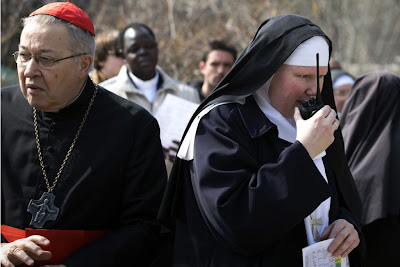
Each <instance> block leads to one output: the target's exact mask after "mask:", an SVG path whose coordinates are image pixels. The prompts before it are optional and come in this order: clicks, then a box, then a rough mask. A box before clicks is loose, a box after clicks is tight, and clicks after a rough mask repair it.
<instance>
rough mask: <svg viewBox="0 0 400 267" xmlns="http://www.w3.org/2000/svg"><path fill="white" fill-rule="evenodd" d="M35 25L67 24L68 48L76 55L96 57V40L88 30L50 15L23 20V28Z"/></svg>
mask: <svg viewBox="0 0 400 267" xmlns="http://www.w3.org/2000/svg"><path fill="white" fill-rule="evenodd" d="M35 23H36V24H39V25H52V24H57V23H62V24H65V25H66V26H67V29H68V32H69V36H68V37H67V44H66V45H67V47H68V48H69V49H70V50H71V51H72V52H73V53H75V54H80V53H88V54H90V55H92V56H93V57H94V53H95V50H96V43H95V38H94V36H93V35H92V34H91V33H90V32H88V31H87V30H84V29H82V28H79V27H78V26H75V25H74V24H72V23H69V22H67V21H65V20H62V19H59V18H56V17H53V16H50V15H44V14H40V15H35V16H32V17H26V18H23V19H22V27H23V28H24V27H25V26H27V25H28V24H35ZM75 60H76V61H78V60H79V58H76V59H75ZM92 67H93V66H92Z"/></svg>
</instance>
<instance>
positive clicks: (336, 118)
mask: <svg viewBox="0 0 400 267" xmlns="http://www.w3.org/2000/svg"><path fill="white" fill-rule="evenodd" d="M22 21H23V23H22V32H21V36H20V42H19V46H18V50H17V51H16V52H15V53H14V54H13V57H14V60H15V62H16V64H17V71H18V79H19V84H18V85H13V86H8V87H5V88H2V89H1V178H2V179H1V188H2V190H1V209H2V216H1V238H2V241H1V259H0V261H1V265H2V266H6V267H12V266H19V265H29V266H58V267H62V266H67V267H70V266H152V267H161V266H199V267H200V266H291V267H292V266H305V265H303V264H305V263H304V262H303V255H302V249H303V248H306V247H309V246H312V245H314V244H316V243H319V242H321V241H324V240H327V241H329V242H330V243H329V245H328V247H327V251H328V256H325V257H327V260H330V261H332V263H333V264H335V263H336V266H338V265H337V264H340V263H341V262H342V261H343V264H344V263H345V262H349V264H350V266H352V267H356V266H360V267H363V266H368V267H369V266H386V267H392V266H393V267H394V266H398V260H397V259H396V252H398V251H400V245H399V242H398V240H399V238H400V197H399V194H398V191H399V190H400V179H399V177H398V174H397V173H398V168H399V167H398V166H399V165H398V164H396V163H397V162H396V159H397V158H398V157H397V156H398V155H400V133H399V132H400V104H399V101H397V97H398V96H399V94H400V77H399V76H398V75H396V74H395V73H392V72H389V71H373V72H370V73H367V74H364V75H361V76H359V77H355V76H353V75H351V74H350V73H349V72H348V71H346V70H344V69H343V68H342V67H341V66H340V63H339V62H337V61H334V60H333V58H332V48H333V46H334V44H332V42H331V40H330V39H329V37H328V36H327V35H326V33H325V32H324V31H323V30H322V29H321V28H320V27H319V26H318V25H316V24H315V23H313V22H312V21H310V20H309V19H307V18H304V17H302V16H298V15H294V14H286V15H281V16H276V17H273V18H269V19H267V20H266V21H264V22H263V23H262V24H261V25H260V27H259V28H258V29H257V30H256V29H255V35H254V37H253V39H252V40H250V41H249V43H248V45H247V46H246V47H245V48H244V50H243V51H242V52H241V53H240V54H239V55H237V50H236V48H235V47H234V46H232V45H231V44H229V43H227V42H224V41H221V40H210V42H209V43H208V45H207V46H206V47H205V49H204V53H203V57H202V58H201V59H199V71H200V73H201V74H202V76H203V80H199V81H192V82H183V81H178V80H175V79H173V78H172V77H170V76H169V75H168V74H167V73H166V72H165V71H164V70H163V69H162V67H161V66H159V65H158V57H159V52H160V51H159V49H158V43H157V38H156V36H155V34H154V32H153V30H152V29H151V28H150V27H149V26H147V25H145V24H142V23H139V22H135V23H131V24H128V25H126V26H125V27H124V28H123V29H121V30H119V31H117V30H110V31H105V32H102V33H99V34H96V32H95V27H94V25H93V23H92V21H91V19H90V18H89V16H88V15H87V14H86V13H85V11H83V10H82V9H81V8H79V7H77V6H76V5H74V4H72V3H71V2H69V1H67V2H53V3H49V4H46V5H44V6H42V7H40V8H38V9H37V10H35V11H34V12H32V13H31V14H30V15H29V16H28V17H26V18H23V20H22ZM167 95H173V96H175V97H179V98H181V99H184V100H186V101H190V102H191V103H194V104H196V105H198V107H197V109H196V111H195V112H194V113H193V114H192V116H191V119H190V121H189V123H188V124H187V127H186V130H185V131H184V133H183V134H182V138H181V139H180V140H173V141H174V144H175V145H176V147H168V148H166V147H163V145H162V143H161V135H160V134H162V133H161V132H160V127H159V123H160V122H159V121H157V119H156V118H155V114H156V112H157V111H158V110H159V109H160V106H162V104H163V102H164V100H165V99H166V97H167ZM306 101H308V102H306ZM316 101H317V102H318V101H320V102H321V103H320V104H321V105H320V106H319V105H314V102H316ZM306 105H307V108H309V109H310V110H311V111H312V112H311V113H310V116H305V115H304V113H302V108H303V107H305V106H306ZM317 106H318V107H317ZM171 154H172V155H173V157H171V156H170V155H171ZM307 266H308V265H307ZM310 266H318V265H310Z"/></svg>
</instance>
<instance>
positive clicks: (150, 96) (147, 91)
mask: <svg viewBox="0 0 400 267" xmlns="http://www.w3.org/2000/svg"><path fill="white" fill-rule="evenodd" d="M128 73H129V76H130V77H131V78H132V81H133V82H134V83H135V85H136V87H137V88H138V89H139V90H140V91H141V92H142V93H143V94H144V96H145V97H146V98H147V100H149V101H150V102H151V103H152V102H153V100H154V98H155V96H156V92H157V84H158V79H159V74H158V71H156V76H154V78H152V79H150V80H147V81H144V80H142V79H140V78H138V77H136V76H135V75H134V74H133V73H132V72H130V71H129V72H128Z"/></svg>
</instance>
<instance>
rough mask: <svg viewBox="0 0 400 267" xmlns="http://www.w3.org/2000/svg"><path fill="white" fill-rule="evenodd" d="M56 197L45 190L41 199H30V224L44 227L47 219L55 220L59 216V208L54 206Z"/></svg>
mask: <svg viewBox="0 0 400 267" xmlns="http://www.w3.org/2000/svg"><path fill="white" fill-rule="evenodd" d="M55 198H56V197H55V196H54V195H53V194H51V193H48V192H44V193H43V195H42V196H41V197H40V199H39V200H33V199H31V201H29V205H28V209H27V211H28V212H30V213H32V219H31V222H30V223H29V224H30V225H32V226H33V227H35V228H42V227H43V225H44V224H45V223H46V222H47V221H54V220H55V219H56V218H57V215H58V212H59V208H57V207H56V206H54V199H55Z"/></svg>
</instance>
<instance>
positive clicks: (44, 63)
mask: <svg viewBox="0 0 400 267" xmlns="http://www.w3.org/2000/svg"><path fill="white" fill-rule="evenodd" d="M12 55H13V56H14V61H15V62H16V63H17V64H19V65H20V66H21V67H26V66H27V65H28V63H29V61H30V60H31V59H32V58H34V59H35V61H36V63H37V65H38V66H39V68H41V69H45V70H49V69H52V68H54V66H55V65H56V63H57V62H59V61H62V60H65V59H70V58H74V57H79V56H82V55H87V53H80V54H77V55H72V56H69V57H64V58H60V59H54V58H52V57H47V56H33V55H31V54H28V53H24V52H19V51H16V52H14V53H13V54H12Z"/></svg>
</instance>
